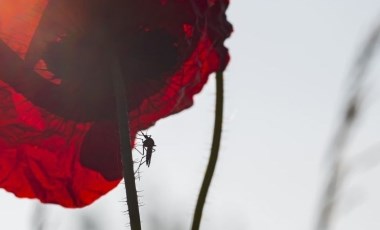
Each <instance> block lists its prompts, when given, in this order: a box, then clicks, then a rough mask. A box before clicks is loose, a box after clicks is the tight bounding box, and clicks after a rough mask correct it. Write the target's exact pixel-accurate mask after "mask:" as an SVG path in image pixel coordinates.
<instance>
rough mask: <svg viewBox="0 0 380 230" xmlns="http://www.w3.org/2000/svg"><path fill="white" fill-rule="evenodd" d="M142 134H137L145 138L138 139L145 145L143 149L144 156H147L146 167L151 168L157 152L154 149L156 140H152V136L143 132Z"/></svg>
mask: <svg viewBox="0 0 380 230" xmlns="http://www.w3.org/2000/svg"><path fill="white" fill-rule="evenodd" d="M140 133H141V134H140ZM140 133H137V135H138V136H140V137H143V138H144V139H142V138H138V139H140V140H141V141H142V143H143V144H142V147H143V152H142V155H143V156H146V160H145V162H146V165H147V166H148V167H149V166H150V161H151V159H152V153H153V152H155V151H156V150H155V149H154V147H155V146H156V145H155V144H154V140H153V138H152V135H148V134H144V133H143V132H142V131H140ZM145 152H146V155H145Z"/></svg>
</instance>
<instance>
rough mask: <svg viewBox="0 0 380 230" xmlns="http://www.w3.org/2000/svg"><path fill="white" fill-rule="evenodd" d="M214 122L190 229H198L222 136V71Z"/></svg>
mask: <svg viewBox="0 0 380 230" xmlns="http://www.w3.org/2000/svg"><path fill="white" fill-rule="evenodd" d="M215 107H216V108H215V123H214V136H213V140H212V146H211V153H210V159H209V162H208V165H207V169H206V174H205V177H204V178H203V183H202V187H201V190H200V192H199V195H198V201H197V206H196V208H195V212H194V217H193V224H192V227H191V229H192V230H198V229H199V226H200V223H201V218H202V212H203V207H204V204H205V202H206V196H207V192H208V189H209V187H210V184H211V180H212V177H213V175H214V171H215V165H216V161H217V160H218V155H219V146H220V139H221V136H222V122H223V72H218V73H217V74H216V106H215Z"/></svg>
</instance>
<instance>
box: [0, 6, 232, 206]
mask: <svg viewBox="0 0 380 230" xmlns="http://www.w3.org/2000/svg"><path fill="white" fill-rule="evenodd" d="M227 5H228V0H139V1H130V0H123V1H121V0H112V1H105V0H56V1H49V0H2V1H0V109H1V110H0V162H1V163H0V186H1V187H2V188H4V189H6V190H7V191H10V192H12V193H14V194H15V195H16V196H18V197H28V198H38V199H40V200H41V201H42V202H45V203H56V204H60V205H63V206H65V207H81V206H85V205H88V204H90V203H91V202H93V201H94V200H96V199H97V198H99V197H100V196H102V195H103V194H105V193H107V192H108V191H109V190H111V189H112V188H114V187H115V186H116V185H117V184H118V183H119V181H120V179H121V178H122V173H121V171H122V170H121V163H120V157H119V143H118V132H117V122H116V118H115V117H116V115H115V113H116V111H115V110H116V109H115V103H114V96H113V90H112V84H111V80H110V77H109V69H110V61H109V58H107V57H108V55H107V52H109V50H110V49H113V50H115V51H116V52H117V55H118V58H119V60H121V67H122V72H123V75H124V77H125V78H126V79H127V81H126V82H128V85H126V86H125V87H126V88H127V98H128V100H129V105H128V106H129V117H130V125H131V134H132V135H133V136H134V135H135V134H136V132H137V131H138V130H141V129H146V128H148V127H150V126H152V125H153V124H154V123H155V122H156V121H157V120H159V119H161V118H163V117H166V116H169V115H171V114H174V113H177V112H180V111H182V110H184V109H186V108H188V107H190V106H191V105H192V103H193V96H194V95H195V94H196V93H198V92H200V90H201V89H202V87H203V85H204V84H205V83H206V81H207V79H208V75H209V74H210V73H212V72H215V71H220V70H223V69H224V68H225V66H226V64H227V62H228V53H227V49H226V48H225V47H224V46H223V42H224V40H225V39H226V38H227V37H228V36H229V34H230V33H231V26H230V24H229V23H228V22H227V21H226V17H225V10H226V7H227ZM127 183H128V182H127Z"/></svg>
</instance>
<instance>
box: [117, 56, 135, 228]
mask: <svg viewBox="0 0 380 230" xmlns="http://www.w3.org/2000/svg"><path fill="white" fill-rule="evenodd" d="M112 78H113V79H112V80H113V86H114V93H115V100H116V109H117V119H118V125H119V137H120V154H121V160H122V165H123V177H124V185H125V191H126V194H127V206H128V214H129V221H130V226H131V229H132V230H141V222H140V213H139V204H138V197H137V191H136V183H135V173H134V170H133V158H132V146H131V135H130V129H129V119H128V106H127V102H128V100H127V96H126V95H127V94H126V89H125V82H124V80H123V75H122V73H121V66H120V63H119V60H118V59H117V58H113V63H112Z"/></svg>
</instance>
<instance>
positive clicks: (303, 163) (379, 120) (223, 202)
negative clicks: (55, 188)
mask: <svg viewBox="0 0 380 230" xmlns="http://www.w3.org/2000/svg"><path fill="white" fill-rule="evenodd" d="M0 1H1V0H0ZM227 13H228V18H229V21H230V22H231V23H232V24H233V25H234V29H235V32H234V33H233V35H232V37H231V38H230V39H229V40H228V41H227V43H226V45H227V46H228V47H229V49H230V52H231V56H232V60H231V63H230V65H229V66H228V69H227V71H226V72H225V91H226V92H225V94H226V95H225V116H224V131H223V136H222V145H221V151H220V158H219V161H218V163H217V168H216V172H215V177H214V179H213V182H212V186H211V189H210V192H209V195H208V197H207V203H206V206H205V209H204V215H203V220H202V223H201V229H205V230H207V229H208V230H210V229H219V230H230V229H231V230H233V229H238V230H251V229H260V230H278V229H289V230H298V229H299V230H305V229H315V226H316V222H317V219H318V216H319V212H320V207H321V204H322V203H323V198H322V195H323V192H324V190H325V186H326V182H327V181H328V177H329V175H330V174H329V173H330V172H331V170H330V168H329V162H331V159H332V158H331V156H330V155H329V154H331V151H329V149H330V147H331V146H332V145H333V143H334V137H335V136H336V133H337V129H338V127H339V125H340V124H341V122H342V119H343V116H344V112H345V103H346V102H347V97H348V94H349V93H348V92H350V88H349V86H350V83H351V82H350V79H349V78H350V76H351V75H352V71H353V70H355V62H356V59H357V57H358V56H359V55H360V52H361V50H362V49H363V47H364V46H365V44H366V42H367V41H368V39H369V37H370V36H371V34H373V33H374V31H376V28H377V27H378V26H379V25H380V2H379V1H378V0H344V1H343V0H336V1H327V0H319V1H315V0H314V1H313V0H303V1H301V0H286V1H283V0H277V1H276V0H266V1H263V0H261V1H257V0H250V1H245V0H240V1H239V0H232V1H231V4H230V7H229V9H228V12H227ZM371 63H372V65H371V66H370V68H368V69H367V72H366V80H365V82H363V88H362V89H363V90H362V96H363V98H362V100H361V104H360V105H361V106H360V109H359V113H358V116H357V117H355V123H354V125H353V128H352V129H351V131H350V135H349V137H348V139H347V144H345V145H344V148H342V151H341V152H342V155H343V157H342V158H341V159H340V161H341V163H342V165H343V169H342V173H340V176H341V177H340V178H339V183H338V184H339V189H338V190H337V197H338V199H337V201H338V202H337V203H336V204H335V206H334V207H335V212H334V215H333V216H332V220H331V223H332V225H331V226H332V228H331V229H334V230H335V229H336V230H356V229H365V230H375V229H380V196H379V194H380V165H379V163H380V99H379V98H380V97H379V96H380V82H379V74H380V65H377V63H380V55H377V54H376V53H375V54H374V56H373V59H372V62H371ZM376 65H377V66H376ZM350 74H351V75H350ZM214 99H215V81H214V78H213V77H211V78H210V81H209V82H208V83H207V85H206V87H205V89H204V90H203V91H202V93H201V94H199V95H198V96H197V97H196V100H195V105H194V106H193V107H192V108H191V109H189V110H186V111H184V112H182V113H180V114H178V115H175V116H171V117H169V118H166V119H163V120H162V121H159V122H158V123H157V125H156V126H155V127H153V128H151V129H149V134H151V135H152V136H153V138H154V139H155V142H156V144H157V149H156V152H155V153H154V155H153V159H152V164H151V167H150V168H149V169H147V168H145V167H144V168H142V170H141V171H142V174H141V176H142V178H141V180H140V181H138V182H137V186H138V189H139V190H140V191H141V192H140V193H139V195H140V196H141V202H142V207H141V216H142V225H143V228H144V229H169V230H170V229H172V230H182V229H189V228H190V224H191V220H192V215H193V211H194V208H195V203H196V199H197V195H198V192H199V188H200V185H201V181H202V177H203V174H204V171H205V168H206V165H207V161H208V156H209V150H210V146H211V140H212V131H213V120H214V106H215V105H214ZM123 189H124V188H123V184H120V185H119V186H118V187H117V188H116V189H114V190H113V191H111V192H110V193H109V194H107V195H106V196H104V197H103V198H101V199H99V200H98V201H96V202H95V203H94V204H93V205H91V206H89V207H86V208H83V209H75V210H71V209H64V208H61V207H59V206H56V205H40V204H39V202H37V201H35V200H29V199H18V198H15V197H14V196H13V195H12V194H10V193H6V192H5V191H4V190H2V189H1V190H0V204H1V205H0V216H1V217H0V220H1V221H0V229H5V230H7V229H10V230H13V229H15V230H33V229H36V230H37V229H38V230H51V229H59V230H68V229H70V230H83V229H93V230H105V229H113V230H118V229H120V230H121V229H127V226H128V215H127V214H126V210H127V207H126V204H125V202H124V200H125V194H124V190H123Z"/></svg>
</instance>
